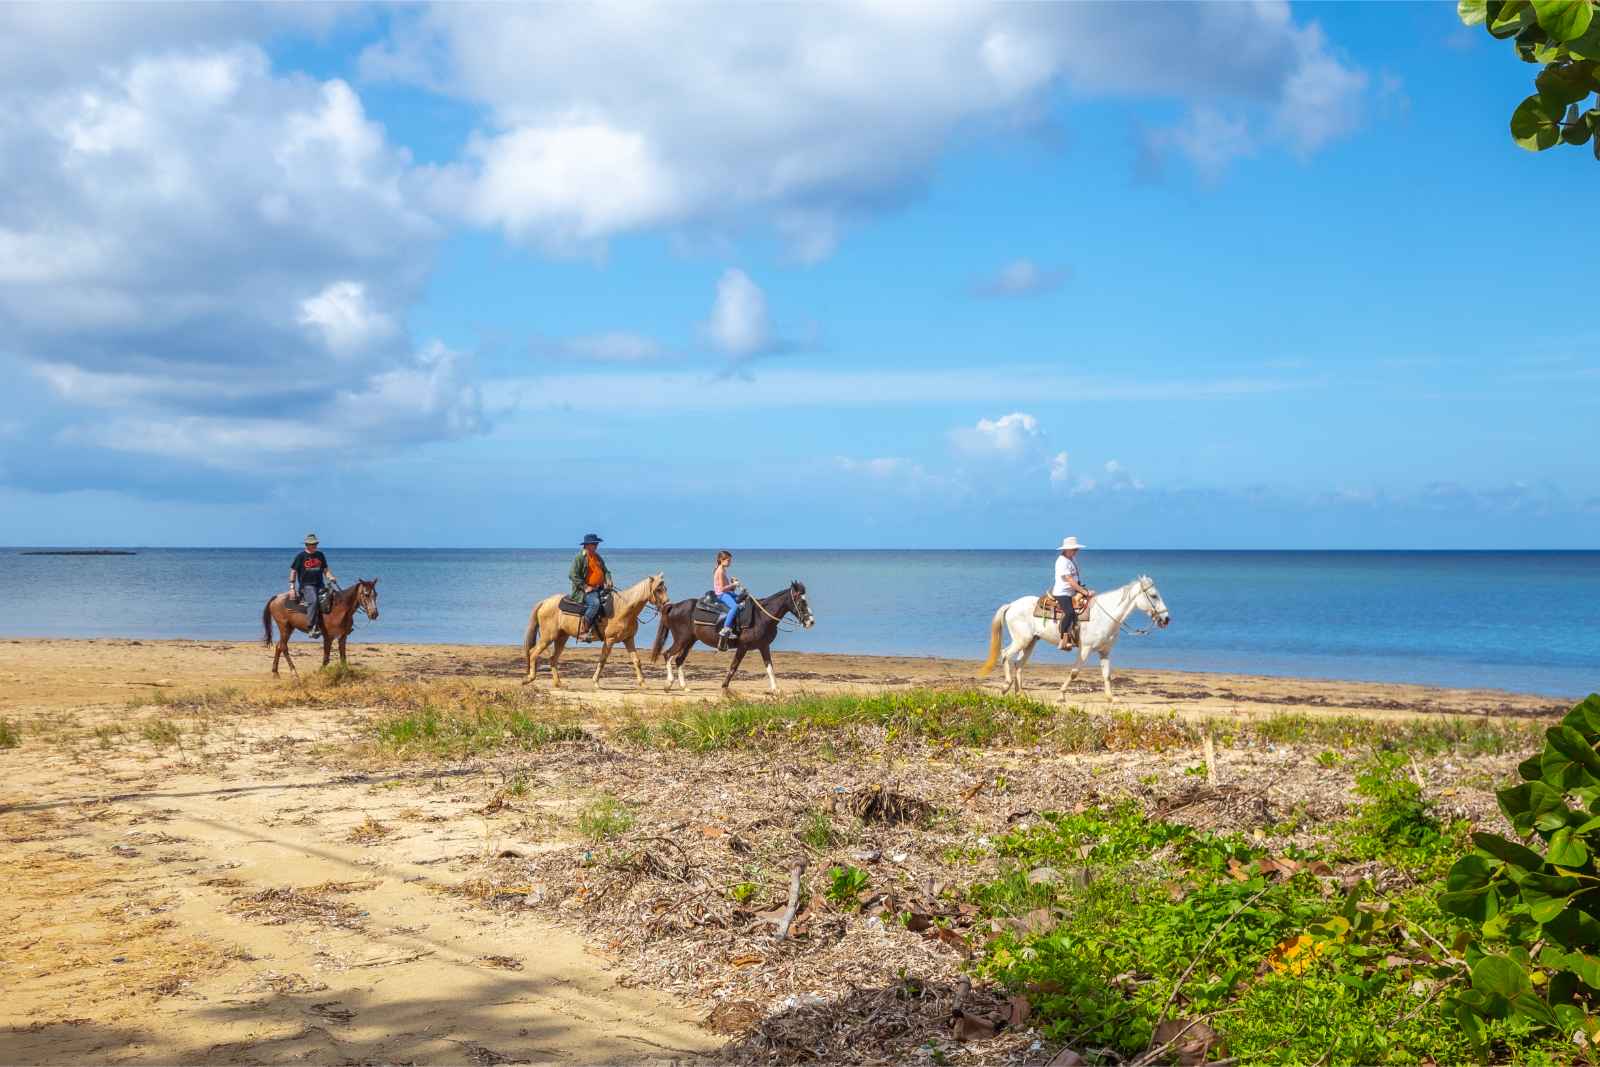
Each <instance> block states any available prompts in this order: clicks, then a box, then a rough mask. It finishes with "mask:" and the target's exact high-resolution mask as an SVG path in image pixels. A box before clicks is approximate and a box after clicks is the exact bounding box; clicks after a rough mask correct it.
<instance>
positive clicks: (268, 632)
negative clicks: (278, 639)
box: [261, 596, 273, 645]
mask: <svg viewBox="0 0 1600 1067" xmlns="http://www.w3.org/2000/svg"><path fill="white" fill-rule="evenodd" d="M272 601H273V598H272V597H270V596H269V597H267V603H266V605H265V606H263V607H262V609H261V643H262V644H263V645H270V644H272Z"/></svg>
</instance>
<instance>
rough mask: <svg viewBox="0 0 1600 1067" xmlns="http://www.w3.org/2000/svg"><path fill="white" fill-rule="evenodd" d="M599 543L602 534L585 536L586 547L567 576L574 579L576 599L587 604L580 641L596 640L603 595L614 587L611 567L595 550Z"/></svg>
mask: <svg viewBox="0 0 1600 1067" xmlns="http://www.w3.org/2000/svg"><path fill="white" fill-rule="evenodd" d="M599 543H600V538H599V536H598V535H596V534H585V535H584V538H583V547H582V548H580V549H579V550H578V554H577V555H576V556H574V557H572V570H571V571H569V572H568V574H567V577H568V578H570V579H571V580H572V599H573V600H581V601H583V628H582V629H581V630H579V631H578V640H580V641H590V640H593V639H594V624H595V620H596V619H598V618H599V617H600V596H601V593H602V592H604V591H605V590H607V589H610V588H611V568H610V567H607V566H606V561H605V560H604V559H602V558H600V553H599V551H598V550H597V549H596V548H595V546H596V545H598V544H599Z"/></svg>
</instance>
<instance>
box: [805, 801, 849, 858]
mask: <svg viewBox="0 0 1600 1067" xmlns="http://www.w3.org/2000/svg"><path fill="white" fill-rule="evenodd" d="M800 840H801V841H803V842H804V843H806V844H808V845H810V846H811V847H812V848H814V849H816V850H817V851H819V852H820V851H822V850H823V849H828V848H832V847H833V846H834V845H837V844H838V843H839V842H840V840H842V838H841V835H840V834H839V832H838V831H837V830H835V829H834V827H833V816H832V815H830V814H828V813H827V812H826V811H823V810H822V809H821V808H817V809H815V810H814V811H812V812H811V814H810V816H808V817H807V819H806V824H805V826H804V827H802V828H801V830H800Z"/></svg>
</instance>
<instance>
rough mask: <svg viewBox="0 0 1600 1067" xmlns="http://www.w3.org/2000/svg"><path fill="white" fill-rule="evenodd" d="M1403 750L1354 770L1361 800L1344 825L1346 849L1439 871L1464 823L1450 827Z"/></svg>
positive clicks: (1355, 855)
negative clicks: (1415, 777)
mask: <svg viewBox="0 0 1600 1067" xmlns="http://www.w3.org/2000/svg"><path fill="white" fill-rule="evenodd" d="M1409 770H1410V768H1409V766H1408V761H1407V759H1406V757H1405V756H1404V755H1402V754H1401V753H1399V752H1378V753H1374V754H1373V756H1372V758H1371V759H1370V760H1368V762H1367V763H1366V764H1365V765H1364V766H1363V767H1362V769H1361V770H1360V771H1359V772H1358V773H1357V774H1356V795H1357V796H1359V797H1361V798H1362V799H1363V802H1362V804H1361V805H1360V806H1359V807H1358V808H1357V810H1356V813H1355V815H1354V816H1352V817H1351V818H1350V819H1349V820H1348V821H1347V822H1345V823H1344V825H1343V826H1342V827H1341V833H1340V836H1341V838H1342V841H1343V844H1344V846H1345V848H1346V849H1347V850H1348V851H1349V853H1350V854H1351V856H1352V857H1353V858H1355V859H1362V860H1375V859H1381V860H1387V861H1389V862H1391V863H1394V864H1396V865H1397V866H1400V867H1404V868H1407V869H1412V870H1425V871H1432V872H1437V871H1439V870H1441V869H1442V868H1443V867H1444V865H1445V863H1446V862H1447V861H1448V859H1449V856H1450V855H1451V853H1452V852H1453V851H1454V848H1455V847H1456V843H1457V839H1458V838H1460V837H1461V835H1462V833H1463V832H1464V827H1447V826H1445V825H1444V824H1443V823H1442V822H1440V820H1439V818H1438V816H1437V815H1435V814H1434V811H1433V805H1432V804H1431V803H1429V802H1428V800H1427V799H1426V798H1425V797H1424V796H1423V795H1422V786H1421V785H1420V784H1418V783H1417V782H1416V781H1415V780H1413V779H1412V778H1411V776H1410V774H1409V773H1408V772H1409Z"/></svg>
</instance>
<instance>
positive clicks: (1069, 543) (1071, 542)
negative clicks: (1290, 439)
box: [1059, 537, 1087, 552]
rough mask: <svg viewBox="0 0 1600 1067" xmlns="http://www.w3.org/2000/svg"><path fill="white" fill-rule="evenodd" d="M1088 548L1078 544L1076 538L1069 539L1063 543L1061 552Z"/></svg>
mask: <svg viewBox="0 0 1600 1067" xmlns="http://www.w3.org/2000/svg"><path fill="white" fill-rule="evenodd" d="M1086 547H1087V546H1086V545H1080V544H1078V539H1077V538H1076V537H1068V538H1067V539H1066V540H1064V541H1062V542H1061V548H1060V549H1059V551H1061V552H1065V551H1067V550H1068V549H1072V548H1086Z"/></svg>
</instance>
